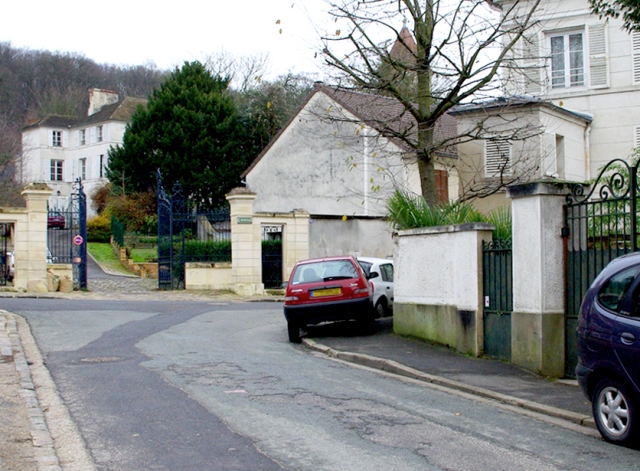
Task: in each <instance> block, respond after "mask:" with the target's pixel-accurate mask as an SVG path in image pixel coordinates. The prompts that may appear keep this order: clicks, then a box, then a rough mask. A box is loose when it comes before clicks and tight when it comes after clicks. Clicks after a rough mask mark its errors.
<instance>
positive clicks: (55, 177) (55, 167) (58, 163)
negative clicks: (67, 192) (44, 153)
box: [51, 160, 62, 182]
mask: <svg viewBox="0 0 640 471" xmlns="http://www.w3.org/2000/svg"><path fill="white" fill-rule="evenodd" d="M51 181H52V182H61V181H62V160H52V161H51Z"/></svg>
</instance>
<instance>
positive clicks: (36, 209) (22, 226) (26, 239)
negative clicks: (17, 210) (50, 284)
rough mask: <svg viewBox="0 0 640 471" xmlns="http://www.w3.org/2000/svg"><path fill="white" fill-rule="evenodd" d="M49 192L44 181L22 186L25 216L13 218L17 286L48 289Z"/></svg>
mask: <svg viewBox="0 0 640 471" xmlns="http://www.w3.org/2000/svg"><path fill="white" fill-rule="evenodd" d="M51 192H52V190H51V188H49V187H48V186H47V185H46V184H45V183H29V184H28V185H27V186H26V187H24V189H23V190H22V196H24V199H25V201H26V202H27V218H26V222H20V221H18V222H16V238H15V240H16V244H15V251H16V268H15V270H16V277H15V279H14V283H15V287H16V288H17V289H23V290H27V291H35V292H42V293H46V292H47V201H48V199H49V195H50V194H51ZM25 275H26V276H25Z"/></svg>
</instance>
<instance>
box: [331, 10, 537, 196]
mask: <svg viewBox="0 0 640 471" xmlns="http://www.w3.org/2000/svg"><path fill="white" fill-rule="evenodd" d="M328 2H329V3H330V5H331V10H330V14H331V15H333V17H334V18H335V24H336V30H335V33H334V32H331V34H326V35H325V36H324V37H323V38H322V39H323V41H324V50H323V54H324V59H325V61H326V64H327V65H328V66H329V67H330V69H332V70H334V71H337V73H338V75H339V77H341V79H342V80H343V82H344V81H345V80H346V82H347V83H348V84H351V85H353V84H355V85H356V86H357V87H358V88H361V89H364V90H367V91H370V92H373V93H381V94H384V95H387V96H391V97H394V98H396V99H397V101H398V102H399V103H401V104H402V106H403V107H404V110H405V113H404V114H406V115H409V116H411V117H412V119H413V121H414V122H415V127H414V128H413V129H410V130H408V131H409V132H405V133H403V134H401V135H400V134H399V133H398V123H388V124H387V125H385V126H386V128H385V129H383V130H382V132H381V134H382V135H383V136H385V137H395V138H399V139H402V140H403V142H404V143H405V144H406V145H407V146H409V147H410V148H411V149H412V152H413V153H414V154H415V155H416V157H417V161H418V168H419V171H420V181H421V187H422V195H423V197H424V198H425V200H426V201H427V202H428V203H429V204H432V203H435V202H436V201H437V188H436V180H435V166H434V162H435V160H436V151H437V150H439V149H443V148H446V147H447V146H451V145H452V144H453V142H452V141H449V142H437V139H436V137H435V128H436V123H437V121H438V119H439V118H441V117H442V116H443V115H445V114H446V113H447V112H449V111H450V110H451V109H452V108H454V107H455V106H457V105H460V104H462V103H469V102H471V101H473V100H474V99H478V98H482V97H487V96H490V95H493V96H495V94H496V91H497V90H499V89H500V85H501V84H500V80H499V79H500V76H499V71H500V70H501V69H505V68H509V67H511V68H518V57H517V54H518V52H519V53H520V54H522V52H521V51H518V50H517V48H516V45H517V44H519V43H520V41H521V39H523V37H525V33H526V32H527V31H528V29H529V28H531V27H532V25H534V24H535V19H534V13H535V11H536V9H537V8H538V5H539V3H540V0H514V1H512V2H509V3H508V4H505V6H503V7H502V11H501V12H500V13H497V12H495V11H494V10H495V9H496V8H497V6H496V4H494V2H489V1H486V0H454V1H449V0H375V1H370V2H363V1H358V0H339V1H338V0H328ZM405 28H406V29H408V30H409V32H410V34H406V33H405V31H404V30H405ZM394 43H396V44H399V46H397V47H395V48H392V47H391V46H392V45H393V44H394ZM398 49H399V50H398ZM404 114H403V115H404ZM378 124H383V123H378Z"/></svg>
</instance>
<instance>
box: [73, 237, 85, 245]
mask: <svg viewBox="0 0 640 471" xmlns="http://www.w3.org/2000/svg"><path fill="white" fill-rule="evenodd" d="M82 242H84V239H83V238H82V236H81V235H77V236H75V237H74V238H73V243H74V244H76V245H82Z"/></svg>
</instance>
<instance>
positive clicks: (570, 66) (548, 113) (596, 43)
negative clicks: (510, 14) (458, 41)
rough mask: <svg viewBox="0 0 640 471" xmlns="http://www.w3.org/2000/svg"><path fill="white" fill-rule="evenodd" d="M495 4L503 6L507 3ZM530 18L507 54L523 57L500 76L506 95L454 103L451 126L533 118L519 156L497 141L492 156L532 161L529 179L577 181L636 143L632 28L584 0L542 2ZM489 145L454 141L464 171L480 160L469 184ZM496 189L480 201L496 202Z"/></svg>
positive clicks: (637, 39) (638, 58) (637, 41)
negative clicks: (535, 131) (534, 128)
mask: <svg viewBox="0 0 640 471" xmlns="http://www.w3.org/2000/svg"><path fill="white" fill-rule="evenodd" d="M495 3H498V4H501V5H503V7H504V8H505V9H507V8H509V5H510V3H512V2H510V1H499V2H495ZM535 19H536V21H537V25H536V27H535V29H532V30H531V31H530V32H529V33H528V34H527V35H526V39H525V40H523V41H521V42H520V44H519V45H518V46H517V48H516V50H515V51H514V54H513V56H514V57H521V58H523V59H522V60H519V61H518V65H519V68H517V69H510V70H509V71H508V72H506V73H505V74H504V79H505V84H506V90H505V95H506V97H505V98H501V99H500V100H502V101H500V100H495V101H492V102H489V103H486V104H485V105H476V106H474V107H471V106H469V107H466V108H465V107H462V108H460V109H459V110H458V111H460V112H461V113H459V114H457V118H458V122H459V131H464V129H467V128H469V127H470V126H473V125H475V124H476V123H477V122H478V120H485V119H487V116H494V117H503V116H504V115H505V113H506V114H511V115H513V114H516V113H517V114H519V115H520V116H521V122H522V120H525V121H526V120H531V119H535V122H536V123H537V124H538V125H539V126H540V134H539V135H538V136H535V137H534V138H532V139H530V140H528V141H527V142H528V147H527V152H528V154H527V155H524V154H523V153H522V147H523V146H522V145H521V144H517V143H513V142H509V141H508V140H506V141H504V142H503V143H501V144H500V145H501V146H502V147H504V148H502V147H501V148H500V149H499V150H500V157H501V158H503V159H505V158H506V159H510V160H511V162H510V163H509V164H508V165H506V168H508V169H510V171H517V168H518V167H519V166H522V165H524V164H528V165H529V168H530V169H531V168H532V166H535V168H533V171H531V172H530V174H529V175H528V176H527V177H526V179H529V180H535V179H539V178H545V177H547V178H556V179H560V180H568V181H577V182H584V181H586V180H589V179H592V178H595V177H597V176H598V174H599V172H600V170H601V169H602V168H603V166H604V165H606V164H607V163H608V162H610V161H611V160H613V159H616V158H619V159H627V160H628V159H629V156H630V155H631V153H632V152H633V149H634V148H635V147H638V146H640V33H638V32H634V33H629V32H627V31H625V30H622V24H623V22H622V20H620V19H610V20H607V19H604V18H603V19H600V18H598V16H596V15H593V14H591V12H590V9H589V2H588V1H587V0H548V1H543V2H541V5H540V8H539V10H538V11H537V13H536V16H535ZM461 128H462V129H461ZM489 144H492V143H491V142H490V141H489V140H486V141H484V142H483V141H482V140H481V141H478V142H469V143H465V144H461V145H458V155H459V162H461V163H464V162H466V163H469V162H472V163H473V164H469V167H470V168H469V169H467V173H470V171H471V169H477V168H479V167H478V165H477V163H479V162H481V163H482V165H481V167H483V169H484V170H483V172H478V174H477V175H476V180H478V181H477V182H476V184H478V183H482V182H481V181H480V180H481V179H482V178H484V179H485V180H486V181H488V179H490V178H491V177H492V175H490V173H491V169H492V168H493V167H495V164H496V163H495V162H494V160H495V154H496V152H495V149H494V148H495V145H489ZM493 144H495V143H493ZM459 171H460V173H461V180H462V188H464V187H465V185H467V186H469V182H468V178H465V177H464V176H463V175H462V174H463V173H464V172H465V169H463V168H460V169H459ZM503 195H504V193H501V194H500V195H496V197H494V198H493V201H492V202H491V201H484V202H482V203H481V204H480V206H483V207H492V206H496V205H500V204H504V202H505V201H504V198H503ZM489 200H491V198H490V199H489Z"/></svg>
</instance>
